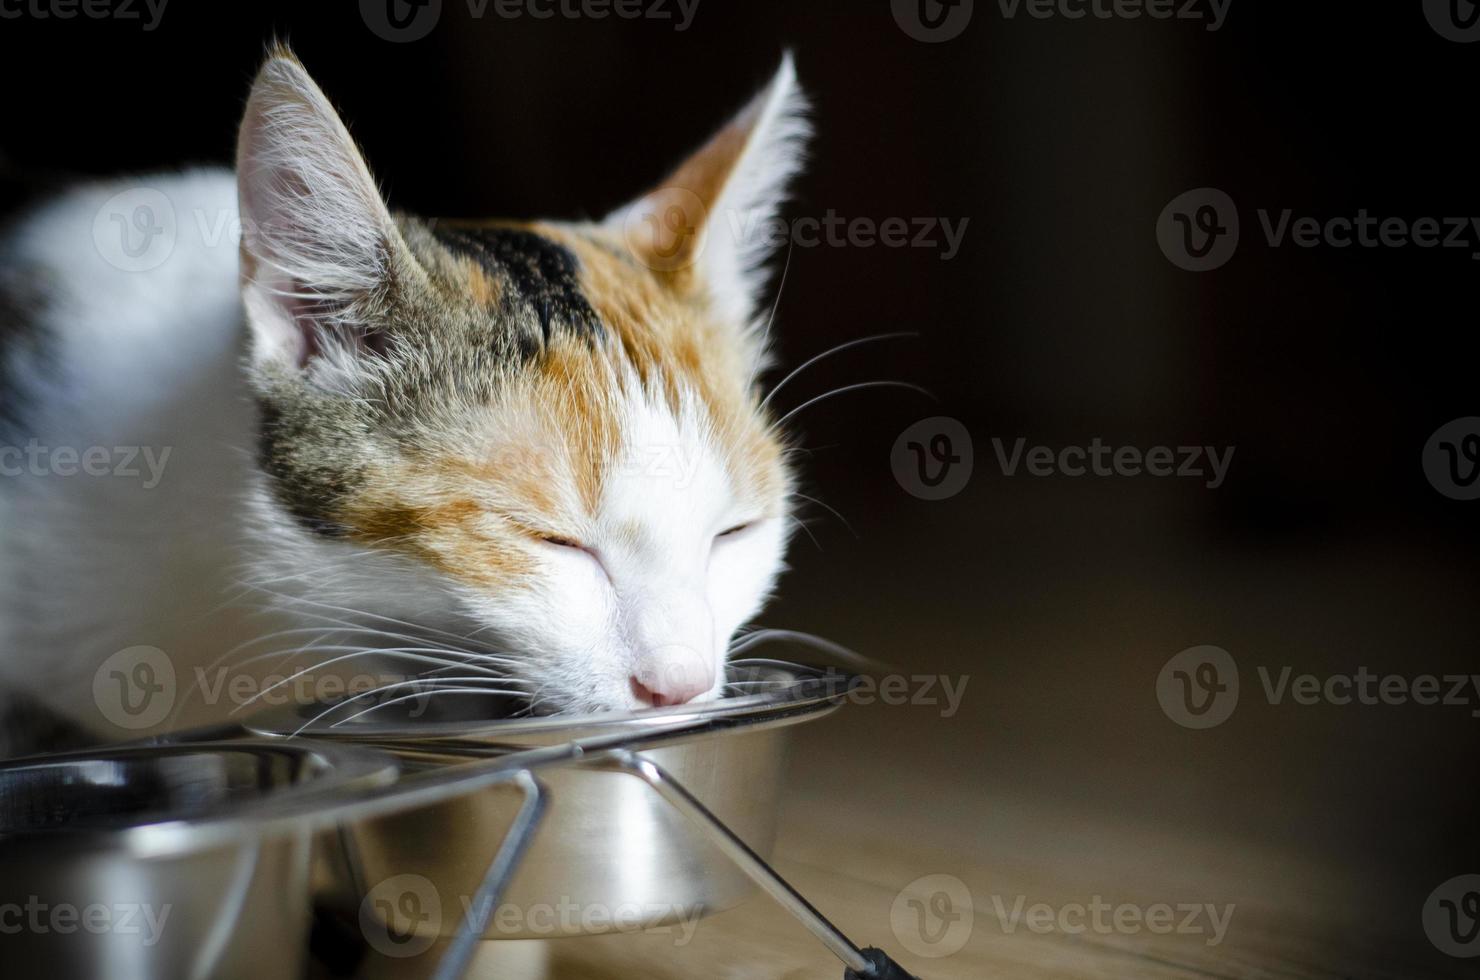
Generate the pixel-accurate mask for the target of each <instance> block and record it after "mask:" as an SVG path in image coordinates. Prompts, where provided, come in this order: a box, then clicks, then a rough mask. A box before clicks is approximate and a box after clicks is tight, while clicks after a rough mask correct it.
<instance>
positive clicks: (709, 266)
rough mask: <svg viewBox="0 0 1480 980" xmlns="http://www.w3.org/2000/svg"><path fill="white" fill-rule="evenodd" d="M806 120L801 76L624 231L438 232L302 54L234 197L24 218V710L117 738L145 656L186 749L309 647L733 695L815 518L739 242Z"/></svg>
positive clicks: (471, 684) (2, 519)
mask: <svg viewBox="0 0 1480 980" xmlns="http://www.w3.org/2000/svg"><path fill="white" fill-rule="evenodd" d="M803 111H804V101H803V97H802V95H801V94H800V92H799V90H798V87H797V84H796V81H795V74H794V71H793V68H792V65H791V62H790V60H789V58H788V59H786V60H784V61H783V63H782V65H781V68H780V70H779V71H778V72H777V74H776V75H775V77H774V79H773V81H772V82H771V83H770V85H769V87H768V88H766V89H765V90H764V91H763V92H762V93H761V94H760V95H758V96H757V97H756V98H755V99H754V101H752V102H751V103H750V104H749V105H748V106H747V107H746V108H745V109H744V110H743V111H741V112H740V114H739V115H737V116H736V117H735V118H734V119H733V120H732V121H731V122H730V123H729V124H728V125H726V126H725V127H724V128H723V129H721V130H720V131H719V132H718V133H717V134H716V135H715V136H714V137H713V138H712V139H710V141H709V142H708V143H707V144H706V145H704V146H703V148H701V149H700V150H699V151H698V152H696V153H695V154H694V155H693V156H692V157H690V158H689V159H688V160H686V161H685V162H683V163H682V164H681V165H680V166H679V167H678V168H677V169H676V170H675V171H674V172H673V173H672V174H671V176H670V177H669V178H668V179H667V180H665V181H664V182H663V183H662V185H661V186H660V188H659V189H658V190H655V191H652V192H650V193H648V194H646V195H644V196H642V197H641V198H639V199H638V200H637V201H636V202H635V203H634V204H631V205H629V206H626V207H623V208H619V209H618V210H617V211H615V212H613V213H612V214H611V216H609V217H608V218H606V219H605V220H603V221H600V222H594V223H564V222H553V221H531V222H525V221H508V222H496V223H466V224H464V223H447V222H439V221H428V220H423V219H420V218H417V217H414V216H411V215H407V214H400V213H395V212H392V211H391V210H389V209H388V208H387V205H386V204H385V203H384V201H383V199H382V196H381V194H380V192H379V191H378V190H377V187H376V184H375V182H374V180H373V179H372V178H371V175H370V171H369V170H368V168H367V167H366V164H365V162H364V160H363V159H362V157H361V154H360V152H359V151H358V149H357V148H356V146H355V144H354V142H353V141H352V139H351V138H350V135H349V133H348V131H347V130H346V128H345V126H344V124H343V123H342V122H341V121H340V119H339V117H338V116H337V115H336V113H335V111H334V109H333V108H332V107H331V105H330V103H329V101H328V99H327V98H326V97H325V95H324V94H323V93H322V92H321V91H320V90H319V88H318V87H317V85H316V84H315V83H314V82H313V81H312V79H310V77H309V75H308V73H307V72H306V71H305V70H304V68H303V66H302V65H301V64H300V63H299V62H298V60H296V58H294V56H293V55H292V54H291V53H290V52H288V51H287V50H286V49H281V48H279V49H274V51H273V52H272V53H271V54H270V56H269V57H268V59H267V61H266V63H265V65H264V67H263V68H262V69H261V71H260V73H259V75H258V76H257V78H256V80H255V82H254V84H253V87H252V91H251V95H250V98H249V100H248V103H247V106H246V111H245V115H244V118H243V120H242V124H241V130H240V137H239V141H238V148H237V160H236V167H235V172H234V173H232V172H227V171H224V170H223V171H212V170H200V171H191V172H185V173H180V174H175V175H167V176H153V177H148V178H143V179H137V180H132V181H124V182H117V183H104V184H96V185H92V186H84V187H79V188H75V189H72V190H70V191H69V192H67V193H66V194H64V195H62V196H60V197H58V198H55V199H52V200H51V201H49V202H47V203H44V204H42V205H41V206H39V207H37V208H34V209H32V210H31V211H30V212H28V213H27V214H26V215H25V216H24V217H23V218H22V219H21V220H20V221H19V222H18V223H15V224H14V225H13V226H12V227H11V228H10V230H9V231H8V233H7V234H6V236H5V239H4V241H3V244H0V468H3V469H4V471H5V474H6V475H4V476H3V477H0V690H4V691H5V692H7V693H8V694H9V695H10V696H11V697H12V699H20V700H24V701H27V702H30V704H29V705H28V706H27V709H26V710H27V711H28V712H29V711H33V710H34V707H35V703H36V702H39V703H41V704H44V705H45V706H47V707H48V708H49V709H51V710H52V711H55V712H57V713H59V714H61V715H62V716H64V717H66V718H68V719H71V720H73V721H75V722H77V723H78V724H80V725H82V726H84V727H85V728H88V729H91V730H93V731H95V732H98V733H100V734H102V735H104V736H117V735H120V734H123V733H122V732H120V731H119V730H118V728H117V726H113V727H112V728H110V727H109V725H108V724H106V722H105V718H106V717H108V716H110V713H109V712H108V711H106V710H105V711H102V712H101V715H102V716H103V717H100V711H99V704H98V699H99V698H100V697H105V696H106V693H105V689H106V688H107V687H108V686H109V684H111V682H112V680H119V682H120V683H121V684H126V683H127V681H128V679H129V678H128V676H127V674H126V673H125V674H122V675H120V676H119V677H117V678H114V677H109V676H104V674H103V673H102V672H100V667H102V666H103V665H104V664H106V663H108V662H110V658H115V659H116V657H117V656H118V653H119V652H120V651H130V650H136V649H139V648H153V649H154V651H155V652H157V653H162V654H163V655H164V656H165V657H166V658H167V661H168V662H167V664H164V665H161V664H159V663H158V662H157V661H152V662H150V667H151V671H150V673H149V674H148V675H147V676H145V677H143V678H141V679H140V681H141V683H144V682H150V681H151V680H152V679H154V678H157V677H158V674H159V671H157V670H155V668H156V667H160V666H164V667H166V668H168V669H170V670H173V671H174V673H175V677H174V678H173V683H174V684H175V685H176V687H177V696H176V697H175V698H174V700H175V701H176V702H178V703H177V704H176V705H175V710H173V711H172V712H171V714H170V718H169V720H168V722H163V723H160V725H163V724H179V723H181V720H182V718H186V719H191V718H193V719H195V720H201V719H205V718H211V717H216V716H219V715H223V714H225V713H226V708H228V707H230V708H236V707H239V705H238V704H236V703H230V704H227V703H225V701H224V700H223V696H222V695H221V693H220V688H219V685H218V690H217V692H216V696H215V698H214V700H213V698H211V697H204V696H202V694H201V692H200V691H199V690H197V689H198V688H200V687H201V686H202V684H201V682H202V681H203V680H204V681H206V682H207V683H206V686H207V687H208V686H209V678H210V677H211V676H213V675H211V674H208V673H205V672H203V670H202V668H203V667H204V666H205V665H212V664H227V665H231V669H232V670H233V671H243V672H246V671H250V670H251V669H253V667H252V666H249V665H258V666H261V665H263V664H264V663H266V662H268V661H267V655H268V654H272V655H275V656H281V655H284V654H285V653H286V654H289V655H292V654H293V652H294V651H300V650H303V649H305V648H307V649H309V650H311V651H312V652H313V656H312V660H313V661H329V660H330V659H331V658H332V659H335V660H339V661H348V662H353V661H354V658H356V657H357V656H360V655H361V653H362V652H363V651H370V650H379V651H383V652H385V655H387V656H392V657H395V658H399V659H400V660H402V661H407V662H410V663H412V664H414V665H415V666H418V667H420V668H422V669H425V670H427V671H428V672H429V673H430V674H431V675H433V676H438V677H439V678H440V679H441V684H442V686H443V687H445V688H446V689H448V690H475V689H484V688H487V689H495V688H496V689H499V690H504V691H509V692H512V693H516V694H519V695H521V696H522V697H524V698H525V699H527V701H528V702H529V704H530V705H531V706H532V708H533V709H534V710H537V711H542V712H584V711H605V710H636V709H642V708H646V707H652V706H665V705H676V704H682V703H686V702H689V701H694V700H701V699H708V698H714V697H717V696H719V694H720V693H721V692H722V690H723V685H724V673H725V671H724V665H725V662H726V657H727V651H728V649H729V647H730V641H731V639H732V637H734V636H735V634H736V632H737V630H738V629H739V627H741V625H742V624H744V623H745V622H746V621H747V620H748V619H750V618H751V617H752V616H753V615H754V614H755V613H756V612H757V611H758V610H759V608H760V607H761V605H762V604H763V603H764V601H765V600H766V598H767V597H768V595H769V594H770V592H771V590H772V588H773V585H774V582H775V580H776V577H777V575H778V573H779V571H780V570H781V568H782V562H783V553H784V550H785V547H786V544H787V539H788V536H789V531H788V527H789V524H790V523H792V518H791V516H790V499H791V493H792V489H791V487H792V476H791V474H790V472H789V468H788V462H787V456H788V453H787V450H786V448H785V444H784V439H783V436H782V434H781V433H780V432H779V431H778V429H777V426H776V425H775V423H774V419H773V418H772V416H770V415H769V414H768V411H767V408H766V406H765V405H764V399H763V398H762V397H761V391H760V389H759V387H758V378H759V376H760V374H761V372H762V371H763V369H764V368H765V367H766V364H767V355H766V337H765V327H766V326H767V324H766V322H765V313H766V312H767V311H766V309H765V308H764V304H762V303H761V302H760V300H761V293H762V289H763V286H764V272H763V269H762V265H763V263H764V262H765V260H766V259H767V258H768V255H767V254H766V248H767V244H766V243H765V242H759V241H756V242H751V241H746V240H744V239H743V238H741V237H738V236H737V235H736V234H735V233H734V231H733V229H740V228H752V227H757V226H764V225H765V224H766V221H767V220H768V219H769V218H770V217H771V216H773V215H774V214H775V211H776V209H777V207H778V202H779V200H780V198H781V196H782V195H783V193H784V190H785V187H786V185H787V183H788V181H789V180H790V179H791V178H792V176H793V175H794V174H795V172H796V171H797V169H798V166H799V159H800V154H801V151H802V144H803V143H804V141H805V138H806V135H807V126H806V123H805V121H804V115H803ZM141 195H143V196H141ZM140 201H143V202H145V203H143V204H141V203H139V202H140ZM149 202H153V203H152V204H150V203H149ZM238 207H239V211H238ZM141 208H142V209H143V210H141ZM238 214H239V218H240V228H241V234H240V240H239V248H238V247H237V242H236V240H235V238H234V236H232V235H231V234H229V233H224V232H223V231H222V228H223V225H225V224H231V223H232V219H235V218H236V217H237V216H238ZM151 232H152V233H154V234H156V235H161V234H166V235H168V236H169V251H168V256H167V258H165V259H163V260H162V261H158V262H152V261H142V262H131V261H130V258H131V256H133V255H134V253H135V252H136V251H137V250H138V249H139V248H140V245H139V243H140V242H141V241H143V242H147V238H148V236H149V234H150V233H151ZM130 236H132V238H131V237H130ZM114 237H116V238H117V239H118V246H117V247H118V248H123V249H124V252H123V253H122V254H121V255H119V254H116V252H114V251H112V250H113V249H114V246H112V245H109V244H108V243H110V242H112V240H113V238H114ZM130 242H132V243H133V244H132V247H130V244H129V243H130ZM130 451H132V454H133V457H134V460H133V465H132V467H131V468H130V467H126V466H124V465H122V464H123V461H124V457H126V456H128V455H129V453H130ZM89 458H90V459H91V460H92V463H93V465H92V467H91V468H90V469H86V471H85V472H84V471H83V470H84V466H83V463H84V462H85V461H86V460H88V459H89ZM130 473H133V474H134V475H130ZM136 659H137V658H136ZM136 666H137V664H136ZM160 683H162V682H160ZM191 695H193V696H194V701H192V697H191ZM196 703H199V704H201V705H204V706H203V707H200V708H199V713H198V714H192V711H194V710H195V709H194V708H192V709H191V710H190V711H185V712H184V714H183V715H182V714H181V710H180V709H181V708H184V707H187V706H190V705H192V704H196ZM125 727H129V726H125ZM156 727H160V726H156ZM11 749H12V750H14V749H15V746H14V745H12V746H11ZM3 750H4V746H3V745H0V751H3Z"/></svg>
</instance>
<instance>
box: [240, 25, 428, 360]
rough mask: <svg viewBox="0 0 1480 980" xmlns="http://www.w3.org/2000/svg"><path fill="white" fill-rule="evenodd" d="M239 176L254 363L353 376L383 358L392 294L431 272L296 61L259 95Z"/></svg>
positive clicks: (270, 74)
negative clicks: (381, 339)
mask: <svg viewBox="0 0 1480 980" xmlns="http://www.w3.org/2000/svg"><path fill="white" fill-rule="evenodd" d="M236 173H237V189H238V195H239V198H240V206H241V219H242V248H241V251H242V263H241V276H242V297H243V301H244V304H245V307H246V312H247V318H248V320H249V321H250V323H251V328H252V353H253V360H254V361H255V362H256V363H258V364H259V365H260V364H265V363H277V364H286V365H291V366H295V367H299V368H301V367H304V366H306V365H308V364H309V363H310V361H312V360H314V359H315V358H320V357H323V358H325V359H327V360H329V361H331V362H338V363H340V364H343V363H344V362H345V361H346V359H347V358H352V357H353V356H354V355H356V354H357V353H360V352H362V351H364V350H366V349H370V348H373V347H374V346H376V344H375V341H376V323H375V320H376V310H377V308H379V307H381V306H383V303H384V300H385V298H386V297H385V294H386V290H387V289H388V284H389V283H390V282H392V281H394V279H395V276H396V275H398V274H400V275H404V274H408V273H410V274H414V273H415V272H417V271H419V270H417V269H416V267H415V262H414V261H413V260H411V258H410V253H409V251H408V250H407V248H406V245H405V243H404V242H403V241H402V240H401V236H400V232H399V231H398V230H397V228H396V226H395V223H394V221H393V220H392V219H391V215H390V212H389V210H388V209H387V208H386V206H385V202H384V201H383V200H382V198H381V196H380V192H379V190H377V189H376V186H375V181H374V179H373V178H372V177H371V176H370V171H369V168H368V167H366V166H365V161H364V159H363V158H362V157H361V155H360V151H359V150H358V149H357V148H356V147H355V144H354V140H353V139H351V137H350V135H349V132H348V130H346V129H345V127H344V123H343V122H341V121H340V119H339V116H338V114H337V113H336V112H335V111H334V108H333V107H332V106H331V105H330V104H329V100H328V99H327V98H326V97H325V96H324V93H323V92H322V91H321V90H320V89H319V87H318V86H317V85H316V84H314V81H313V79H311V78H310V77H309V75H308V72H307V71H305V70H304V68H303V66H302V65H301V64H299V62H298V60H297V59H296V58H294V57H293V56H292V55H291V54H289V53H288V52H286V51H285V50H282V49H279V50H277V51H275V52H274V53H273V54H272V56H271V57H269V58H268V60H267V63H266V64H265V65H263V67H262V70H261V71H260V72H259V73H258V75H257V79H256V81H255V82H254V83H253V85H252V94H251V96H250V98H248V100H247V108H246V113H245V114H244V116H243V118H242V124H241V131H240V134H239V136H238V138H237V156H236Z"/></svg>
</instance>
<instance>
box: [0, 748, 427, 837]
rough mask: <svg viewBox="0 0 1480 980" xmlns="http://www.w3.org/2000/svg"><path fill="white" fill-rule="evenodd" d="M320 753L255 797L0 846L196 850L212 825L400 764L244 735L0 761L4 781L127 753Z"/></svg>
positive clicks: (390, 772)
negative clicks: (310, 766) (296, 774)
mask: <svg viewBox="0 0 1480 980" xmlns="http://www.w3.org/2000/svg"><path fill="white" fill-rule="evenodd" d="M225 753H246V754H251V755H291V756H300V757H302V756H313V757H317V758H319V759H321V760H323V761H324V762H325V763H327V766H326V768H325V769H324V770H323V771H321V772H319V773H315V774H314V775H313V776H312V777H310V778H309V779H306V780H304V781H302V782H298V783H293V784H289V785H287V786H282V787H276V788H273V789H271V790H269V791H268V792H265V793H263V794H261V795H259V796H255V797H252V798H250V799H244V800H237V801H233V802H229V803H225V804H222V805H220V806H219V807H215V808H212V809H210V810H209V811H207V812H205V813H201V814H193V815H188V816H186V815H179V816H171V815H169V814H168V813H167V812H166V813H164V814H158V813H154V814H146V815H144V817H143V819H140V820H136V821H131V820H122V821H120V822H119V823H118V824H117V825H111V826H110V825H106V824H104V825H98V824H89V825H86V826H81V827H75V828H73V827H42V828H36V829H32V830H20V831H15V832H12V833H10V834H6V835H4V836H0V850H3V851H8V852H11V854H12V855H13V854H14V853H15V850H16V849H17V848H21V849H25V850H27V851H30V850H32V849H34V850H35V851H36V852H37V853H50V852H51V851H52V850H53V849H68V848H81V849H84V850H87V849H95V848H118V847H122V848H124V849H125V850H128V851H130V852H135V853H139V854H144V853H154V852H159V853H166V852H168V853H177V852H179V851H180V850H190V849H193V847H192V846H191V845H192V842H195V841H199V842H200V843H201V845H202V846H204V845H205V844H206V842H207V841H208V840H214V839H219V838H218V837H217V836H216V835H211V834H209V833H201V831H207V830H209V829H211V828H225V827H241V828H247V827H250V826H251V825H252V824H253V823H254V822H264V823H265V822H267V820H268V819H269V818H270V817H271V815H272V814H273V812H274V811H275V810H276V809H277V808H278V807H280V806H282V805H283V804H285V803H288V802H300V801H311V800H315V799H320V798H324V797H328V796H330V795H332V794H336V793H342V792H345V791H348V790H354V789H360V788H372V787H377V786H385V785H389V784H391V783H393V782H394V781H395V779H396V777H397V775H398V773H399V771H400V763H399V762H398V761H397V760H396V758H395V757H394V756H393V755H391V754H390V753H387V752H381V751H378V750H376V749H372V748H366V747H362V746H351V745H344V744H338V743H335V742H333V741H329V740H312V741H309V740H303V741H288V740H285V739H261V738H238V739H227V740H221V741H182V742H165V741H161V742H151V743H147V744H146V743H129V744H125V745H104V746H97V747H95V748H91V749H78V750H73V751H68V752H58V753H51V754H46V755H31V756H24V757H19V758H15V759H5V760H3V761H0V779H3V777H4V776H5V774H6V773H9V772H17V771H23V770H28V769H48V768H57V767H67V766H79V765H85V764H88V763H95V762H104V763H106V762H110V761H117V760H128V759H153V758H159V757H161V756H192V755H221V754H225Z"/></svg>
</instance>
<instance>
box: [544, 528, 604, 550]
mask: <svg viewBox="0 0 1480 980" xmlns="http://www.w3.org/2000/svg"><path fill="white" fill-rule="evenodd" d="M535 537H537V538H539V539H540V540H541V541H543V542H545V544H553V545H555V546H556V547H557V548H574V549H575V550H577V551H590V550H591V549H590V548H587V547H586V546H585V545H583V544H581V543H580V542H579V541H577V540H575V539H574V538H567V537H564V536H563V535H559V534H545V533H544V532H536V534H535Z"/></svg>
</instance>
